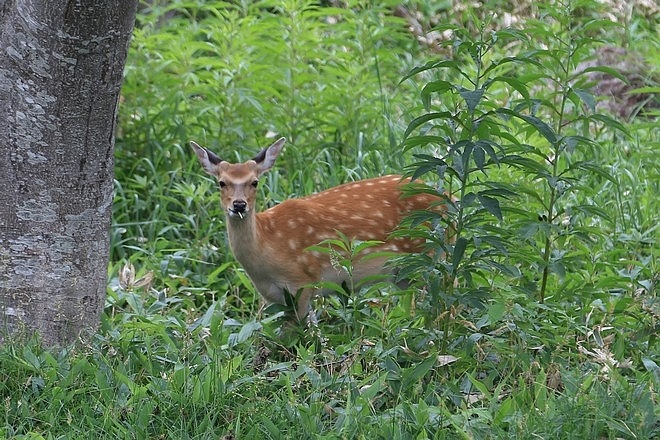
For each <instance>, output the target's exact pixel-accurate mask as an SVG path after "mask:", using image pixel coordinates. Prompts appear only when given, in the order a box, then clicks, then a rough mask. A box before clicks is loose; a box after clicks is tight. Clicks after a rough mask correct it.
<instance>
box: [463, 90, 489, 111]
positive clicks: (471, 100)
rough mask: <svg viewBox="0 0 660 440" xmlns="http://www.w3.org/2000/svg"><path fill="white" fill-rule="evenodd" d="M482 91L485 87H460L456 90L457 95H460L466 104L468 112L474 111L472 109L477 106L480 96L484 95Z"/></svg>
mask: <svg viewBox="0 0 660 440" xmlns="http://www.w3.org/2000/svg"><path fill="white" fill-rule="evenodd" d="M484 92H485V89H483V88H480V89H476V90H469V89H464V88H461V89H459V90H458V93H459V95H461V98H463V100H464V101H465V104H466V105H467V107H468V110H469V111H470V112H474V110H475V109H476V108H477V106H478V105H479V102H480V101H481V98H482V97H483V96H484Z"/></svg>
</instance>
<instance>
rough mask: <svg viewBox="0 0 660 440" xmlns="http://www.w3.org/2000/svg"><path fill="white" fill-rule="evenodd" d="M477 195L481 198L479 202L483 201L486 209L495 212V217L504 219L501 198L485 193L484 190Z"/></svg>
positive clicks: (482, 203) (482, 204)
mask: <svg viewBox="0 0 660 440" xmlns="http://www.w3.org/2000/svg"><path fill="white" fill-rule="evenodd" d="M477 197H478V198H479V202H481V206H483V207H484V208H485V209H486V211H488V212H490V213H491V214H493V215H494V216H495V217H497V219H498V220H500V221H502V220H503V218H502V210H501V209H500V201H499V200H497V199H496V198H493V197H489V196H486V195H483V192H480V193H479V194H477Z"/></svg>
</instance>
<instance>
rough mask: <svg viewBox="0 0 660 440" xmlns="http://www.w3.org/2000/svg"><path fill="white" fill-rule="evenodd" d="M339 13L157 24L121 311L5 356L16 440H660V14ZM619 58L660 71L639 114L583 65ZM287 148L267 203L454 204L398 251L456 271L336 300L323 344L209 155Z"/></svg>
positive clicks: (8, 417) (137, 98) (320, 9)
mask: <svg viewBox="0 0 660 440" xmlns="http://www.w3.org/2000/svg"><path fill="white" fill-rule="evenodd" d="M330 3H332V4H335V3H336V2H320V3H314V2H308V1H302V0H287V1H283V2H271V1H257V2H215V1H212V2H199V4H197V3H196V2H186V1H174V2H150V3H149V4H145V5H144V9H143V10H142V11H141V14H140V16H139V18H138V23H137V26H136V30H135V34H134V39H133V43H132V50H131V54H130V59H129V62H128V65H127V67H126V78H125V83H124V89H123V92H122V105H121V110H120V128H119V132H118V135H117V151H116V185H115V188H116V192H115V204H114V221H113V229H112V254H111V262H110V266H109V275H110V279H111V282H110V285H109V288H108V296H107V301H106V309H105V313H104V315H103V319H102V322H101V324H100V328H99V329H98V331H96V332H95V333H94V334H90V335H86V337H85V338H83V339H82V340H81V342H80V343H79V344H77V345H75V346H73V347H67V348H60V349H46V348H44V347H42V346H41V344H40V342H39V341H38V340H33V339H28V340H16V341H14V342H10V343H9V344H7V345H5V346H3V347H1V348H0V379H1V380H0V397H1V398H2V402H3V403H4V409H5V411H4V419H3V420H2V422H1V423H0V437H1V438H31V439H39V438H46V439H50V438H53V439H54V438H80V437H82V436H85V437H87V436H98V437H101V438H177V439H181V438H225V439H230V438H292V437H300V438H328V439H330V438H370V439H371V438H387V439H397V438H401V439H404V438H405V439H408V438H418V439H424V438H483V439H486V438H537V437H538V438H549V439H554V438H556V439H563V438H571V439H572V438H611V439H614V438H630V439H633V438H639V439H645V438H648V439H650V438H654V437H657V436H658V435H660V432H659V431H660V425H658V421H657V420H658V419H659V414H658V409H657V408H658V407H659V405H658V396H657V388H658V385H659V384H660V368H659V367H658V365H657V363H658V359H659V356H658V351H659V350H658V340H657V333H658V324H657V322H658V315H659V308H658V302H657V298H656V294H655V284H656V283H657V279H658V267H657V263H656V260H657V250H658V248H657V235H658V234H657V223H658V217H657V212H659V210H660V206H658V198H657V194H658V191H659V190H660V188H658V182H659V181H660V180H659V179H658V177H659V176H658V170H657V167H656V166H654V164H655V163H657V161H658V154H657V151H659V150H660V148H659V147H660V145H659V144H660V142H659V140H658V133H657V129H656V125H657V121H656V120H657V116H658V114H657V98H655V97H653V95H652V94H653V93H657V91H658V90H657V78H658V72H657V67H655V69H656V70H654V68H653V66H654V65H655V66H657V53H659V52H658V50H657V49H658V39H657V36H656V35H655V22H654V21H653V19H652V17H653V14H652V13H648V12H647V14H650V15H644V14H642V12H645V10H644V9H643V8H640V9H639V10H629V11H624V13H622V12H621V11H619V10H616V9H610V8H612V5H609V4H608V3H600V2H595V1H591V0H583V1H578V2H553V3H550V4H531V3H529V4H527V3H525V4H524V5H517V6H516V8H514V9H515V10H516V11H518V13H519V14H521V15H520V16H519V17H518V18H519V20H518V21H515V20H514V21H513V25H511V26H509V24H510V22H511V20H510V18H511V17H508V18H507V16H506V14H496V15H493V14H491V13H489V12H488V11H500V10H507V11H508V10H509V9H507V8H508V6H507V2H500V1H496V2H491V3H488V4H483V5H482V4H481V3H476V4H475V5H472V6H471V7H464V5H454V6H453V7H452V8H447V7H445V6H442V5H436V3H437V2H411V4H410V5H403V6H402V5H399V4H398V3H397V2H389V1H382V2H371V3H370V4H369V7H366V6H365V5H364V2H356V1H349V2H343V3H342V4H341V5H340V6H341V7H340V6H337V5H335V6H331V5H330ZM398 6H402V7H405V8H407V9H406V10H407V12H408V13H409V14H408V15H406V14H402V13H401V10H398V12H397V13H396V14H393V13H392V12H393V10H394V8H396V7H398ZM656 13H657V11H656ZM410 17H415V20H416V22H417V23H416V24H417V25H419V26H420V27H421V28H422V29H424V28H425V27H426V28H427V30H429V29H428V28H429V27H431V26H434V27H435V28H434V32H433V33H431V34H428V35H426V36H425V37H424V38H425V39H424V41H421V40H422V39H421V38H420V35H419V31H418V30H416V29H417V28H415V27H414V26H412V25H413V24H415V23H413V22H412V21H411V20H412V19H411V18H410ZM649 17H650V18H649ZM505 18H506V20H505ZM505 21H506V23H505ZM439 23H441V24H439ZM413 28H414V29H413ZM411 30H412V33H411ZM431 40H433V41H435V43H433V44H430V43H429V41H431ZM420 42H421V43H420ZM611 45H618V46H621V47H624V48H626V49H627V50H629V51H634V52H635V53H636V54H637V56H639V57H641V58H643V59H644V60H646V62H647V63H648V64H647V68H646V70H645V71H644V72H641V73H639V74H640V75H642V76H643V77H644V82H643V86H642V87H637V89H636V90H632V91H630V93H631V94H633V95H635V94H638V95H639V96H646V95H644V94H649V93H651V97H650V98H644V99H640V100H638V102H640V103H643V104H644V106H642V104H640V107H639V108H636V109H635V111H634V112H632V116H631V119H629V120H625V119H622V118H621V117H620V115H615V114H611V113H607V110H606V109H604V108H603V107H602V106H600V105H599V103H600V102H601V100H602V99H603V98H602V97H599V96H597V95H595V92H594V90H595V89H594V87H593V86H594V84H593V83H594V81H596V80H595V79H594V78H598V76H594V75H609V76H610V77H614V78H620V79H623V80H627V78H628V77H627V75H626V74H627V73H629V72H622V71H621V70H620V69H616V70H615V69H613V68H612V67H611V66H606V65H598V64H596V65H590V64H584V63H585V62H588V61H589V60H590V59H591V58H593V57H594V55H595V54H597V53H598V50H599V48H601V47H606V46H611ZM584 66H590V67H584ZM585 69H586V70H585ZM654 100H655V101H654ZM654 103H655V107H654ZM280 135H282V136H286V137H287V138H288V139H289V141H290V142H288V143H287V145H289V146H288V147H287V149H286V151H285V152H284V154H283V155H282V157H281V158H280V160H279V161H278V163H277V164H276V168H277V169H276V170H273V171H272V172H270V173H269V174H268V175H267V176H264V179H263V180H264V183H265V184H264V185H263V188H264V190H263V193H262V195H261V200H262V207H263V208H266V207H268V206H272V205H273V204H275V203H277V202H279V201H281V200H284V199H287V198H289V197H296V196H300V195H304V194H310V193H312V192H314V191H318V190H321V189H324V188H327V187H330V186H333V185H335V184H339V183H341V182H345V181H347V180H352V179H359V178H362V177H367V176H373V175H378V174H385V173H390V172H394V173H404V172H407V173H408V174H410V175H412V176H415V177H419V178H420V179H421V180H423V181H424V182H426V184H427V186H425V187H424V188H421V189H420V188H419V187H417V188H411V191H415V190H416V191H420V190H422V191H431V192H435V193H443V192H445V191H448V192H450V193H451V194H452V195H453V198H452V199H448V200H447V203H448V204H449V205H450V206H449V210H448V212H449V216H448V217H447V218H441V217H438V216H437V215H435V214H434V213H416V214H415V215H414V216H411V218H409V219H408V220H407V222H406V223H405V224H404V225H403V228H402V229H401V231H399V232H398V233H401V234H416V235H418V236H422V237H424V238H425V239H426V242H427V245H428V247H429V250H435V251H439V252H429V253H424V254H421V255H412V256H409V257H405V258H401V259H397V260H396V261H395V262H393V264H396V265H397V266H398V269H399V273H400V274H401V276H405V277H406V278H408V279H410V280H412V282H411V284H410V287H409V288H407V289H399V288H397V287H395V286H392V285H389V284H387V283H375V284H371V285H364V286H351V287H352V288H353V289H351V290H355V292H352V293H347V292H345V291H344V290H343V289H339V288H338V289H337V290H338V292H337V294H336V295H333V296H330V297H326V298H320V299H318V300H317V301H316V303H315V308H316V310H317V311H318V324H317V325H307V326H305V325H302V326H291V325H290V324H287V323H286V322H285V318H284V317H285V315H286V312H287V311H286V310H285V309H286V308H283V307H281V306H269V307H264V305H263V304H262V302H261V300H260V298H259V295H258V294H257V292H256V291H255V289H254V287H253V286H252V285H251V283H250V281H249V279H248V278H247V276H246V275H245V273H244V272H243V271H242V269H241V268H240V266H239V265H237V263H236V262H235V261H234V260H233V258H232V256H231V254H230V252H229V249H228V246H227V244H226V237H225V231H224V225H223V222H224V219H223V215H222V212H221V209H220V206H219V200H218V194H217V189H216V188H215V183H214V182H212V181H211V179H210V178H207V177H205V176H203V173H202V172H201V170H199V169H198V166H197V163H196V162H197V161H196V159H195V157H194V154H193V153H192V151H189V150H188V147H187V142H188V141H189V140H191V139H194V140H197V141H199V142H200V143H203V144H204V145H205V146H208V147H209V148H210V149H212V150H214V151H216V152H217V153H218V154H220V155H221V156H222V157H224V158H226V159H227V160H230V161H236V160H241V159H245V158H248V157H252V156H253V154H254V153H255V152H256V151H257V150H258V149H259V148H260V147H262V146H264V145H266V144H268V143H269V139H268V138H272V137H275V136H280ZM448 231H452V234H453V238H452V239H447V238H448V235H447V233H448ZM337 244H338V245H341V246H345V247H346V248H347V250H348V251H349V254H350V251H351V249H352V250H353V251H356V250H359V248H360V247H361V246H368V243H367V244H365V243H351V242H350V241H349V240H344V241H342V240H341V239H340V240H339V241H338V242H337ZM441 255H442V256H443V258H439V257H440V256H441ZM342 264H345V265H346V268H347V269H349V270H350V261H348V260H347V261H345V262H342Z"/></svg>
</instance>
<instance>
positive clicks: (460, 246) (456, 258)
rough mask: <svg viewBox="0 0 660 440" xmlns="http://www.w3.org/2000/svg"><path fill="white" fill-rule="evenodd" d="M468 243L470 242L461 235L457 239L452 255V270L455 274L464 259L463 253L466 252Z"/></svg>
mask: <svg viewBox="0 0 660 440" xmlns="http://www.w3.org/2000/svg"><path fill="white" fill-rule="evenodd" d="M467 243H468V242H467V240H466V239H465V238H464V237H459V238H458V240H456V244H455V245H454V253H453V254H452V256H451V266H452V267H451V271H452V273H454V274H455V273H456V270H457V269H458V265H459V264H460V262H461V260H462V259H463V254H465V249H466V248H467Z"/></svg>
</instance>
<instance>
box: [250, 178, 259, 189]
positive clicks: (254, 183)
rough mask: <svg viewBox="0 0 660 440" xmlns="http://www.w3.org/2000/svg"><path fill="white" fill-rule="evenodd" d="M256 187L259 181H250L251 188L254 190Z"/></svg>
mask: <svg viewBox="0 0 660 440" xmlns="http://www.w3.org/2000/svg"><path fill="white" fill-rule="evenodd" d="M257 186H259V181H258V180H256V179H255V180H253V181H252V187H253V188H256V187H257Z"/></svg>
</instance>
